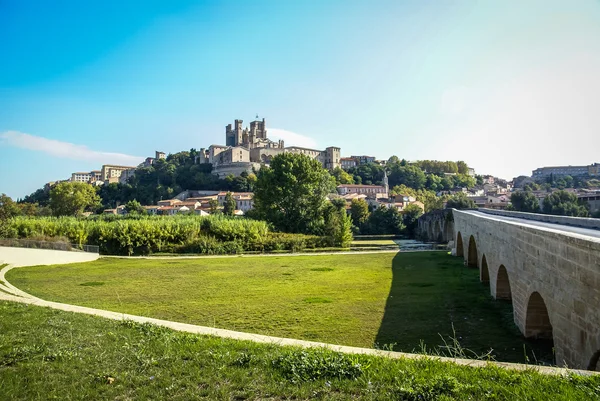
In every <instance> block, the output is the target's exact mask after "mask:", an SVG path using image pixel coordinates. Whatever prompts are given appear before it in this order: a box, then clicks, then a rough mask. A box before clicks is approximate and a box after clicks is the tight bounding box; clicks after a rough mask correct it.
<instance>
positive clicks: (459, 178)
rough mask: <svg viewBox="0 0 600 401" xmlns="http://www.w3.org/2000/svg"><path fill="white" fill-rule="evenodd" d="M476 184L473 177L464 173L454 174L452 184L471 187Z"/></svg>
mask: <svg viewBox="0 0 600 401" xmlns="http://www.w3.org/2000/svg"><path fill="white" fill-rule="evenodd" d="M475 184H477V180H476V179H475V177H471V176H470V175H466V174H457V175H455V176H454V185H456V186H457V187H460V188H473V187H474V186H475Z"/></svg>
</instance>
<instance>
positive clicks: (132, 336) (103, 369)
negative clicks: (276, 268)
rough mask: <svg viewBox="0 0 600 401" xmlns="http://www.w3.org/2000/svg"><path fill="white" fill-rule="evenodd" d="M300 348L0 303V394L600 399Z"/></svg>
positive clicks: (480, 374) (566, 383) (546, 380)
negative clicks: (345, 371)
mask: <svg viewBox="0 0 600 401" xmlns="http://www.w3.org/2000/svg"><path fill="white" fill-rule="evenodd" d="M301 352H302V351H299V350H297V349H294V348H284V347H275V346H268V345H259V344H253V343H250V342H241V341H233V340H225V339H219V338H213V337H206V336H196V335H190V334H186V333H177V332H173V331H170V330H167V329H161V328H158V327H154V326H149V325H137V324H133V323H131V322H115V321H110V320H105V319H101V318H97V317H92V316H86V315H76V314H72V313H67V312H61V311H55V310H51V309H47V308H40V307H36V306H26V305H22V304H15V303H10V302H0V399H1V400H52V399H56V400H115V399H119V400H125V399H127V400H132V399H136V400H137V399H139V400H145V399H169V400H246V399H253V400H255V399H261V400H266V399H268V400H282V399H298V400H306V399H323V400H350V399H357V398H360V399H363V400H524V399H527V400H544V401H545V400H548V399H552V400H594V399H599V398H600V377H599V376H596V377H591V378H584V377H579V376H568V377H564V378H563V377H555V376H544V375H540V374H537V373H534V372H531V371H527V372H514V371H508V370H504V369H499V368H495V367H486V368H469V367H460V366H457V365H454V364H448V363H440V362H433V361H428V360H418V361H414V360H395V361H394V360H388V359H385V358H376V357H366V356H342V355H339V354H335V353H332V352H329V351H320V352H319V351H317V352H315V351H312V352H307V353H301ZM282 358H283V362H284V363H280V364H275V363H274V362H275V361H278V360H282ZM357 364H360V367H357V366H358V365H357ZM348 366H350V367H351V368H352V369H351V371H352V372H354V374H353V375H352V377H351V378H344V377H343V375H341V373H342V370H341V369H340V367H342V368H347V367H348ZM294 372H296V373H301V374H302V375H301V376H300V375H297V374H295V373H294ZM302 377H303V378H304V379H302Z"/></svg>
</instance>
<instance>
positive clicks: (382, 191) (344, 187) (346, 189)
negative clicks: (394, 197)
mask: <svg viewBox="0 0 600 401" xmlns="http://www.w3.org/2000/svg"><path fill="white" fill-rule="evenodd" d="M337 190H338V193H339V194H340V195H342V196H344V195H347V194H364V195H367V197H370V198H387V197H388V187H387V186H386V185H358V184H341V185H338V186H337Z"/></svg>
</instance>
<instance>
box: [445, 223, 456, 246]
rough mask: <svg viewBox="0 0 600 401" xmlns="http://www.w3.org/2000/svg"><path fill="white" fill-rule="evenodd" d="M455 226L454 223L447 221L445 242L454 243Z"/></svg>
mask: <svg viewBox="0 0 600 401" xmlns="http://www.w3.org/2000/svg"><path fill="white" fill-rule="evenodd" d="M453 226H454V224H452V222H450V221H446V223H445V224H444V233H445V234H444V237H445V238H444V240H445V241H448V242H450V241H453V240H454V229H453Z"/></svg>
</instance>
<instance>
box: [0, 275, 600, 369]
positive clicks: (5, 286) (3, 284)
mask: <svg viewBox="0 0 600 401" xmlns="http://www.w3.org/2000/svg"><path fill="white" fill-rule="evenodd" d="M13 268H16V267H14V266H10V265H8V266H5V267H4V268H2V270H0V300H5V301H13V302H20V303H24V304H30V305H36V306H42V307H49V308H53V309H58V310H62V311H66V312H75V313H84V314H87V315H94V316H100V317H104V318H107V319H113V320H131V321H134V322H138V323H151V324H155V325H158V326H162V327H167V328H170V329H173V330H177V331H184V332H188V333H194V334H201V335H210V336H216V337H222V338H230V339H234V340H244V341H254V342H257V343H266V344H274V345H283V346H296V347H302V348H311V347H322V348H327V349H330V350H333V351H337V352H343V353H347V354H366V355H374V356H383V357H387V358H393V359H399V358H409V359H419V358H429V359H434V360H438V361H442V362H452V363H456V364H459V365H465V366H472V367H485V366H487V365H489V364H493V365H496V366H499V367H503V368H507V369H515V370H535V371H537V372H539V373H544V374H554V375H566V374H569V373H578V374H582V375H591V374H596V373H600V372H590V371H584V370H572V369H563V368H554V367H549V366H538V365H525V364H517V363H508V362H489V361H482V360H474V359H459V358H447V357H438V356H429V355H421V354H409V353H404V352H393V351H382V350H376V349H371V348H359V347H348V346H343V345H335V344H326V343H320V342H315V341H305V340H295V339H290V338H281V337H272V336H265V335H260V334H252V333H243V332H239V331H233V330H225V329H217V328H214V327H205V326H197V325H193V324H186V323H178V322H172V321H168V320H161V319H153V318H149V317H144V316H136V315H129V314H125V313H118V312H111V311H107V310H102V309H94V308H87V307H84V306H77V305H69V304H63V303H59V302H51V301H45V300H43V299H40V298H37V297H34V296H33V295H30V294H28V293H26V292H24V291H22V290H20V289H18V288H17V287H15V286H13V285H12V284H10V283H9V282H8V281H6V278H5V275H6V273H7V272H8V271H9V270H11V269H13Z"/></svg>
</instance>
